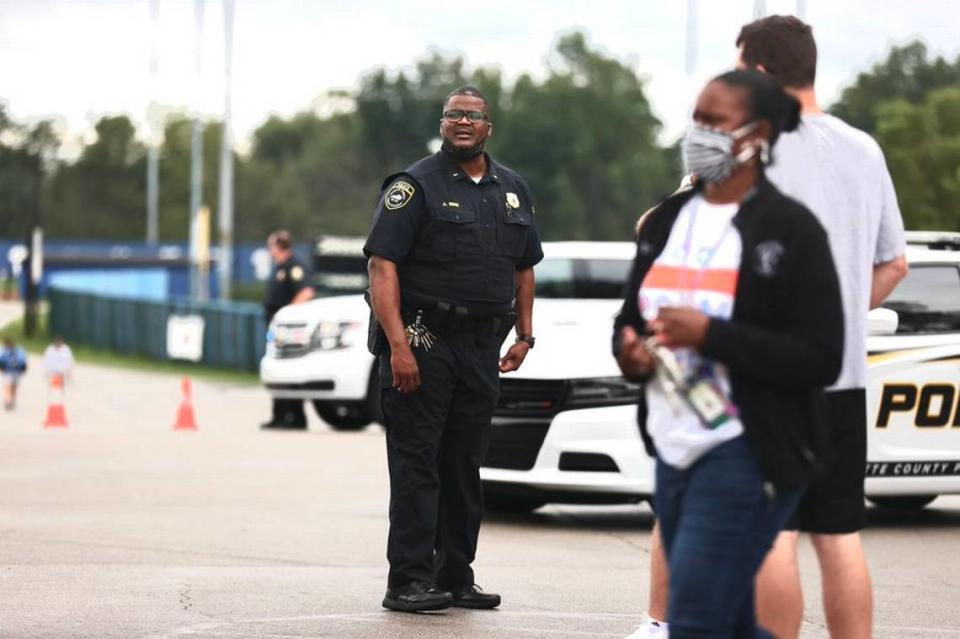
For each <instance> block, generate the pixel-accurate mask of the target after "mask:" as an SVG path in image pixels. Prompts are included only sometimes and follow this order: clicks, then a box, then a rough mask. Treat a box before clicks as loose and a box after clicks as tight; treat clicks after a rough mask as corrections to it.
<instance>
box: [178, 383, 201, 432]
mask: <svg viewBox="0 0 960 639" xmlns="http://www.w3.org/2000/svg"><path fill="white" fill-rule="evenodd" d="M182 388H183V399H182V400H181V401H180V408H178V409H177V421H176V423H175V424H174V425H173V430H197V420H196V418H195V417H194V415H193V401H192V400H191V399H190V394H191V391H190V378H189V377H184V378H183V383H182Z"/></svg>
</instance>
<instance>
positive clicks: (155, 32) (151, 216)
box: [147, 0, 160, 246]
mask: <svg viewBox="0 0 960 639" xmlns="http://www.w3.org/2000/svg"><path fill="white" fill-rule="evenodd" d="M159 22H160V0H150V98H149V103H148V106H147V136H148V139H147V245H148V246H156V244H157V241H158V240H159V227H160V204H159V202H160V149H159V141H158V139H157V138H158V135H157V132H156V131H154V130H153V129H154V127H153V123H152V122H151V119H152V113H151V109H150V106H149V105H152V104H154V103H155V101H156V99H157V81H158V79H157V76H158V72H159V66H160V65H159V60H158V55H157V46H158V42H157V40H158V38H159Z"/></svg>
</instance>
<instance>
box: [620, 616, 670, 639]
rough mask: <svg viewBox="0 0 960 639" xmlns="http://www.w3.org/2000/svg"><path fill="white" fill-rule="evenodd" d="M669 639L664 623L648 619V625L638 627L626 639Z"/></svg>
mask: <svg viewBox="0 0 960 639" xmlns="http://www.w3.org/2000/svg"><path fill="white" fill-rule="evenodd" d="M654 638H655V639H669V633H668V632H667V624H666V622H664V621H657V620H655V619H652V618H650V617H649V616H648V617H647V623H645V624H643V625H642V626H637V629H636V630H634V631H633V633H632V634H630V635H627V637H626V639H654Z"/></svg>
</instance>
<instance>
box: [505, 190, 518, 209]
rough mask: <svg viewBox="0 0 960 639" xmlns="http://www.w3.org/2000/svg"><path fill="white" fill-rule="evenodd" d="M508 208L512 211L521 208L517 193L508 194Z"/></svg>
mask: <svg viewBox="0 0 960 639" xmlns="http://www.w3.org/2000/svg"><path fill="white" fill-rule="evenodd" d="M507 206H508V207H509V208H511V209H519V208H520V198H518V197H517V194H516V193H507Z"/></svg>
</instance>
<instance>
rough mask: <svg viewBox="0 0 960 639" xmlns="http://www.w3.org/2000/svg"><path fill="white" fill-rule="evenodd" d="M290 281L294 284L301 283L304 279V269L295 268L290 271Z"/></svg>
mask: <svg viewBox="0 0 960 639" xmlns="http://www.w3.org/2000/svg"><path fill="white" fill-rule="evenodd" d="M290 279H291V280H293V281H294V282H299V281H300V280H302V279H303V269H302V268H300V267H299V266H294V267H293V268H292V269H290Z"/></svg>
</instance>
